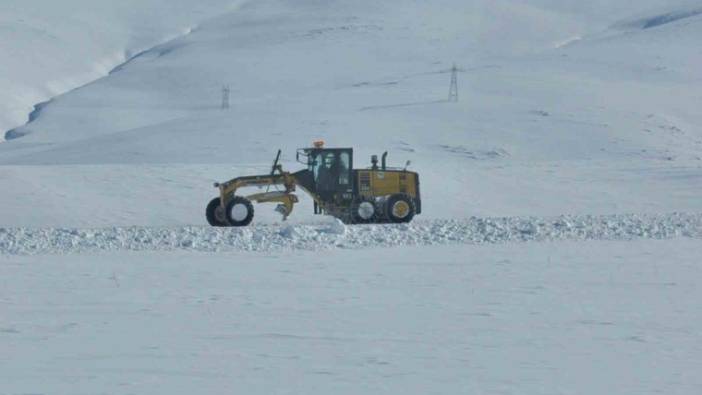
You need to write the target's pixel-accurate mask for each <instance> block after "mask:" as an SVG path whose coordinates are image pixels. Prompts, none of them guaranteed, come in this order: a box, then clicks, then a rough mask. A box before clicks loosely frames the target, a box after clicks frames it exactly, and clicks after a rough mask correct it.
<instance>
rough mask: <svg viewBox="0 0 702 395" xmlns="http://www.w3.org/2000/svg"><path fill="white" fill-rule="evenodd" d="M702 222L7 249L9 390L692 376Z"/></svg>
mask: <svg viewBox="0 0 702 395" xmlns="http://www.w3.org/2000/svg"><path fill="white" fill-rule="evenodd" d="M699 246H700V243H699V240H685V239H678V240H673V241H650V240H646V241H635V242H609V241H597V242H594V241H590V242H577V243H575V242H559V243H524V244H507V245H484V246H466V245H463V246H459V245H457V246H449V247H446V246H442V247H437V246H433V247H415V248H406V249H402V248H399V249H366V250H360V251H350V250H335V251H329V252H325V253H324V254H317V253H315V252H304V251H296V252H292V253H290V252H286V253H282V252H280V253H264V254H261V253H244V252H228V253H217V254H207V253H191V252H173V253H162V252H161V253H117V254H115V253H110V254H99V255H77V256H63V257H52V258H46V257H19V256H14V257H2V258H0V270H2V276H0V284H1V286H0V302H1V303H2V309H1V310H0V314H1V316H0V317H1V318H0V347H1V349H2V353H1V354H0V392H1V393H7V394H19V393H37V394H38V393H47V394H49V393H50V394H76V395H80V394H94V393H110V394H112V393H149V394H193V393H205V394H219V393H246V394H330V393H333V394H378V393H382V394H399V393H402V394H447V393H450V394H455V393H467V394H535V395H540V394H544V395H546V394H637V395H638V394H654V393H665V394H689V395H694V394H697V393H699V389H700V388H702V379H700V375H699V371H700V369H701V368H702V357H701V356H702V332H701V331H700V314H699V311H700V310H699V300H700V298H702V291H701V290H702V287H700V286H699V279H700V278H701V276H702V266H700V264H699V262H700V255H699Z"/></svg>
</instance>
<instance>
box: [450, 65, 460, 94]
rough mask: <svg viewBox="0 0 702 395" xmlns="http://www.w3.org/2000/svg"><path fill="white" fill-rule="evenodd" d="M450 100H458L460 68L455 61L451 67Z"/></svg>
mask: <svg viewBox="0 0 702 395" xmlns="http://www.w3.org/2000/svg"><path fill="white" fill-rule="evenodd" d="M448 101H450V102H454V103H455V102H458V68H457V67H456V64H455V63H454V64H453V68H452V69H451V87H450V88H449V97H448Z"/></svg>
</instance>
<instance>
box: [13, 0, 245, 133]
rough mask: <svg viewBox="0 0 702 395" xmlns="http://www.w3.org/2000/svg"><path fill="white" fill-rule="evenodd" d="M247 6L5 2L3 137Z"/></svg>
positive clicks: (152, 0) (209, 0) (216, 0)
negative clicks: (50, 104)
mask: <svg viewBox="0 0 702 395" xmlns="http://www.w3.org/2000/svg"><path fill="white" fill-rule="evenodd" d="M241 2H242V1H235V0H203V1H198V2H196V3H193V2H191V1H182V0H167V1H166V0H120V1H106V0H97V1H95V0H61V1H54V0H30V1H25V0H3V1H2V2H1V3H0V58H1V59H2V62H0V130H3V133H2V135H3V136H0V141H2V137H4V131H7V130H9V129H11V128H14V127H17V126H20V125H22V124H23V123H24V122H26V121H27V117H28V114H29V113H30V112H31V111H32V110H33V106H34V105H35V104H38V103H41V102H44V101H46V100H49V99H51V98H52V97H54V96H57V95H60V94H63V93H66V92H68V91H70V90H71V89H74V88H78V87H80V86H82V85H84V84H87V83H89V82H92V81H94V80H96V79H98V78H102V77H104V76H106V75H107V74H108V73H109V72H110V71H111V70H112V69H113V68H114V67H115V66H117V65H118V64H120V63H123V62H124V61H125V59H128V58H130V57H132V56H133V55H135V54H137V53H139V52H140V51H142V50H145V49H148V48H150V47H153V46H154V45H156V44H159V43H161V42H165V41H168V40H170V39H172V38H174V37H177V36H179V35H182V34H185V33H187V32H188V31H190V29H191V28H193V27H195V26H197V24H198V23H199V22H201V21H202V20H205V19H208V18H211V17H212V16H214V15H217V14H218V13H223V12H226V11H229V10H233V9H235V7H236V6H237V4H239V3H241Z"/></svg>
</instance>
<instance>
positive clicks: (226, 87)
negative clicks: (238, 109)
mask: <svg viewBox="0 0 702 395" xmlns="http://www.w3.org/2000/svg"><path fill="white" fill-rule="evenodd" d="M230 92H231V89H229V85H224V86H223V87H222V110H226V109H228V108H229V93H230Z"/></svg>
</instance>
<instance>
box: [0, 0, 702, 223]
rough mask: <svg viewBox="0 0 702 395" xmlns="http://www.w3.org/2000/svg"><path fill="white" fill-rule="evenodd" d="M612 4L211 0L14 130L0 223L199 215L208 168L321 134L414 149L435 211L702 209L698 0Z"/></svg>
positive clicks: (218, 171) (242, 168) (367, 147)
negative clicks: (189, 23) (180, 31)
mask: <svg viewBox="0 0 702 395" xmlns="http://www.w3.org/2000/svg"><path fill="white" fill-rule="evenodd" d="M610 3H611V2H594V3H591V4H590V3H588V4H589V5H583V4H579V3H577V4H576V2H555V1H530V2H526V3H525V2H512V1H499V2H494V1H487V0H485V1H472V2H464V1H455V0H444V1H441V2H431V3H425V2H405V1H390V2H375V1H357V2H353V3H349V2H344V1H331V2H317V1H294V2H293V1H283V0H266V1H256V2H248V3H245V4H243V5H242V6H241V7H239V8H237V9H233V10H230V11H227V10H224V9H221V8H220V10H219V11H221V12H220V13H219V15H218V16H217V17H214V18H211V19H208V20H204V21H202V22H201V23H200V24H199V25H198V26H197V27H196V28H195V29H193V30H192V31H191V32H190V33H189V34H187V35H184V36H182V37H179V38H176V39H175V40H172V41H169V42H166V43H164V44H161V45H158V46H156V47H154V48H151V49H149V50H146V51H144V52H143V53H139V54H138V56H135V57H134V58H133V59H130V60H129V61H128V62H126V63H124V64H122V65H120V66H119V67H117V68H116V69H115V70H114V71H113V72H112V73H111V74H110V75H108V76H106V77H105V78H102V79H99V80H97V81H95V82H93V83H91V84H89V85H87V86H85V87H82V88H80V89H76V90H74V91H71V92H70V93H68V94H65V95H61V96H58V97H56V98H54V100H52V101H51V102H50V103H49V104H47V105H44V106H42V107H41V109H40V110H39V111H36V112H35V113H34V116H33V118H34V119H33V121H32V122H30V123H29V124H28V125H26V126H24V127H20V128H17V129H14V130H12V131H11V132H9V133H8V137H9V138H12V140H11V141H9V142H7V143H5V144H0V163H2V164H5V165H13V167H7V166H6V167H4V168H3V169H4V170H3V173H4V176H3V180H4V181H3V182H4V183H5V186H6V190H7V192H6V195H5V201H6V202H7V203H6V204H4V205H3V207H2V208H0V210H2V212H3V217H4V218H5V225H8V226H38V225H40V224H42V222H43V223H45V224H47V225H52V226H61V225H71V226H110V225H159V226H164V225H169V224H179V225H180V224H200V223H203V221H204V219H203V217H202V205H203V204H204V203H203V202H206V201H208V200H209V197H210V195H211V194H212V193H213V191H212V190H211V188H210V187H209V185H210V183H211V182H212V181H216V180H222V179H225V178H229V177H233V176H235V175H238V174H244V173H257V172H261V171H265V169H266V168H267V167H268V166H269V164H268V162H269V161H270V160H271V159H272V155H273V153H274V152H275V150H276V149H277V148H282V149H283V151H284V159H285V160H286V166H288V168H291V167H292V168H294V167H295V166H297V165H296V164H295V163H294V161H293V160H292V159H293V157H292V155H293V153H294V149H295V148H297V147H300V146H307V145H309V144H310V142H311V141H312V140H313V139H317V138H323V139H325V140H327V142H328V144H330V145H334V146H352V147H354V148H355V149H356V154H357V158H356V162H355V163H356V165H357V166H364V165H365V163H366V162H367V160H368V157H369V156H370V154H377V153H381V152H382V151H385V150H388V151H390V153H391V156H390V158H391V162H393V163H397V164H403V163H404V162H405V161H406V160H411V161H412V162H413V167H414V168H415V169H416V170H418V171H419V172H420V173H421V174H422V175H423V183H424V185H425V189H424V191H425V196H426V198H427V199H426V200H427V205H426V207H427V210H426V215H427V216H430V217H435V218H436V217H439V218H446V217H453V218H455V217H459V218H461V217H466V216H470V215H492V216H503V215H533V214H537V215H560V214H566V213H578V214H602V213H621V212H637V213H638V212H661V213H662V212H670V211H693V212H699V211H702V200H700V199H694V198H693V197H694V196H695V195H696V194H698V191H699V188H700V185H701V184H702V170H701V168H700V166H702V161H700V158H701V157H702V129H701V128H700V125H702V113H700V112H699V108H700V104H702V94H700V93H699V92H700V91H701V90H700V89H695V87H699V86H700V84H701V81H702V67H699V66H700V65H701V64H702V53H701V52H700V50H699V46H698V45H697V40H698V38H699V37H700V35H701V34H702V15H700V14H699V13H698V12H697V11H698V10H699V6H697V5H695V4H694V3H690V2H686V1H681V2H676V3H673V2H668V1H666V2H660V1H647V2H637V6H636V7H632V6H630V5H627V4H628V3H627V4H624V3H621V4H620V3H615V4H610ZM212 8H213V9H214V8H216V7H215V3H214V2H213V3H212ZM213 13H214V11H213ZM453 63H456V64H458V65H459V67H461V68H462V72H461V73H460V76H459V85H460V101H459V102H458V103H449V102H446V101H445V99H446V96H447V91H448V85H449V78H450V74H449V73H448V72H447V70H448V69H449V68H450V67H451V65H452V64H453ZM223 85H230V86H231V89H232V98H231V109H230V110H227V111H222V110H221V109H220V100H221V88H222V86H223ZM18 165H19V166H24V165H52V166H50V167H31V168H24V167H21V168H17V167H14V166H18ZM54 165H62V166H59V167H57V166H54ZM66 165H68V166H66ZM73 165H80V166H82V167H78V168H76V167H72V166H73ZM96 165H98V167H95V166H96ZM115 165H119V166H115ZM186 165H187V166H186ZM155 174H160V176H157V177H156V178H154V175H155ZM652 180H655V181H653V182H652ZM87 201H90V202H92V203H86V202H87ZM308 203H309V202H308ZM58 207H62V208H64V209H63V210H59V209H57V208H58ZM107 207H109V209H107ZM259 212H261V211H259ZM308 212H309V210H307V209H304V210H300V211H298V213H297V214H296V215H298V216H299V217H301V219H305V218H309V217H310V214H309V213H308ZM301 214H302V215H301ZM272 218H273V217H272V216H268V217H266V216H265V215H264V216H262V217H257V219H258V220H261V221H264V222H266V221H268V222H270V221H271V220H272Z"/></svg>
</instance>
